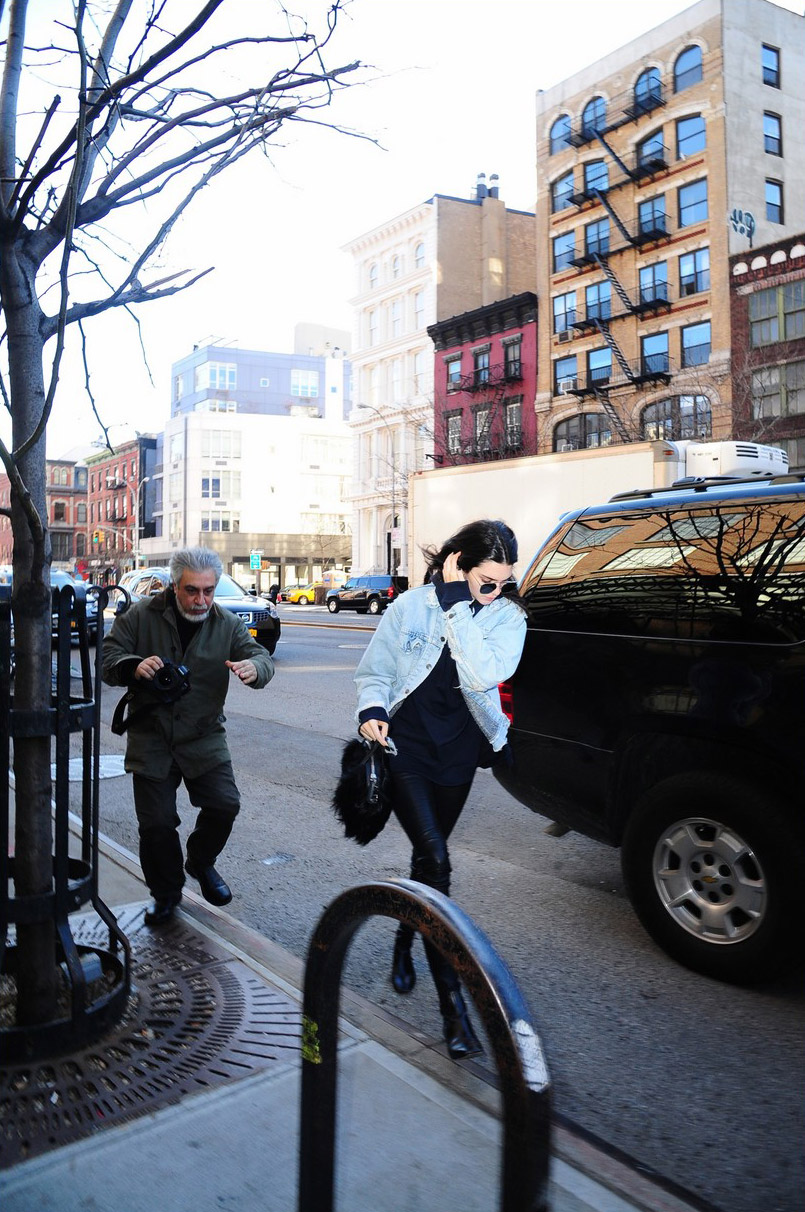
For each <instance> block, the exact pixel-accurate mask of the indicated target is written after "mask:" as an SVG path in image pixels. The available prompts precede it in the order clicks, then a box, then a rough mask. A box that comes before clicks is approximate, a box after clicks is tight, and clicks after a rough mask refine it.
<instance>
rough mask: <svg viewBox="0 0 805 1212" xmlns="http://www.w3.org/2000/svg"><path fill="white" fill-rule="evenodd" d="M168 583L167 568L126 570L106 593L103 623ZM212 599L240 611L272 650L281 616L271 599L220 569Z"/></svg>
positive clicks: (249, 625) (260, 640)
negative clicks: (249, 591) (257, 596)
mask: <svg viewBox="0 0 805 1212" xmlns="http://www.w3.org/2000/svg"><path fill="white" fill-rule="evenodd" d="M169 584H170V571H169V570H168V569H167V568H161V567H160V568H138V569H136V570H135V571H133V572H127V573H126V574H125V575H124V576H123V577H121V579H120V581H119V583H118V585H117V586H116V587H115V588H114V589H112V590H111V591H110V593H109V605H108V607H107V609H106V611H105V612H104V620H105V625H106V623H108V624H109V625H111V623H112V621H113V619H114V617H115V615H116V614H120V613H121V612H122V611H124V610H127V609H128V607H129V605H130V604H131V603H132V602H137V601H139V600H140V599H141V598H145V597H150V596H152V595H153V594H156V593H161V592H162V590H163V589H165V588H166V586H168V585H169ZM215 603H216V605H217V606H220V607H221V609H222V610H231V611H232V613H233V614H236V615H239V617H240V618H241V619H243V622H244V623H245V624H246V626H247V627H248V629H249V632H250V633H251V634H252V635H253V636H254V638H255V639H256V640H257V641H258V642H259V643H260V644H262V645H263V647H264V648H266V649H268V651H269V653H272V654H273V652H274V649H275V648H276V647H277V641H278V640H279V638H280V631H281V623H280V617H279V615H278V614H277V609H276V607H275V606H274V603H273V602H269V601H266V600H265V599H263V598H256V597H255V596H254V594H249V593H247V592H246V590H245V589H243V588H242V586H240V585H239V584H238V583H237V581H234V580H233V579H232V577H230V576H228V575H227V574H226V573H223V575H222V576H221V579H220V580H219V582H218V584H217V585H216V587H215Z"/></svg>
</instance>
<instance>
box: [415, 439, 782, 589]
mask: <svg viewBox="0 0 805 1212" xmlns="http://www.w3.org/2000/svg"><path fill="white" fill-rule="evenodd" d="M787 471H788V456H787V455H786V453H785V451H783V450H780V449H778V448H777V447H776V446H763V445H759V444H758V443H756V442H694V441H681V442H662V441H661V442H634V443H631V444H630V445H625V446H605V447H601V448H600V449H598V450H574V451H570V452H567V453H558V454H548V455H530V456H528V457H526V458H522V459H504V460H501V461H499V462H494V463H469V464H466V465H464V466H461V467H441V468H434V470H432V471H422V472H417V473H416V474H414V475H412V476H411V477H410V478H409V481H408V526H409V547H408V551H409V570H408V575H409V580H410V583H411V585H420V584H421V583H422V579H423V577H424V575H425V561H424V560H423V558H422V552H421V547H422V546H423V545H425V546H430V545H438V544H440V543H443V542H444V540H445V539H447V538H449V537H450V535H451V534H453V533H454V532H455V531H456V530H458V529H459V527H461V526H463V525H464V523H465V522H472V521H474V520H475V519H476V518H502V519H503V521H504V522H506V523H508V525H509V526H511V528H512V530H513V531H514V533H515V534H516V535H517V539H518V542H519V546H520V561H519V565H518V567H517V569H516V572H518V573H521V572H523V571H524V569H525V568H526V566H527V564H528V562H529V560H530V559H531V557H532V556H533V555H534V553H535V552H536V551H537V549H538V548H539V547H540V546H541V544H542V543H543V542H544V541H545V539H546V538H547V537H548V535H549V534H550V533H551V531H552V530H553V528H554V526H555V525H556V523H557V522H558V520H559V518H560V517H561V515H562V514H563V513H566V512H567V511H568V510H569V509H578V508H581V507H582V506H584V505H598V504H601V503H603V502H604V501H608V500H609V498H610V497H613V496H614V495H615V494H616V493H619V492H628V491H629V490H631V489H643V488H670V486H671V485H672V484H673V483H674V481H676V480H682V479H685V478H687V477H690V476H694V477H700V478H702V479H712V478H713V477H715V476H720V477H727V478H729V479H746V478H747V477H750V476H761V475H785V474H786V472H787Z"/></svg>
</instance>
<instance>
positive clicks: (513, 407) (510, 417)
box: [503, 396, 523, 450]
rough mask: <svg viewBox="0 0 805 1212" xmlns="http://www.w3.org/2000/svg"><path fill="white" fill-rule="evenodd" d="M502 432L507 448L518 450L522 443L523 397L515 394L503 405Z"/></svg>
mask: <svg viewBox="0 0 805 1212" xmlns="http://www.w3.org/2000/svg"><path fill="white" fill-rule="evenodd" d="M503 432H504V435H505V442H506V447H507V449H508V450H519V449H520V448H521V446H522V445H523V397H522V396H516V397H515V398H514V399H513V400H507V401H506V403H505V404H504V405H503Z"/></svg>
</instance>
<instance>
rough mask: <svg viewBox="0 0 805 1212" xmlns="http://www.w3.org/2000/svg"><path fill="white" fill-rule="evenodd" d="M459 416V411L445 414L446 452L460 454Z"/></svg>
mask: <svg viewBox="0 0 805 1212" xmlns="http://www.w3.org/2000/svg"><path fill="white" fill-rule="evenodd" d="M461 416H462V414H461V412H460V411H457V412H448V413H446V414H445V418H444V423H445V431H446V432H445V438H446V445H447V453H448V454H452V455H457V454H461Z"/></svg>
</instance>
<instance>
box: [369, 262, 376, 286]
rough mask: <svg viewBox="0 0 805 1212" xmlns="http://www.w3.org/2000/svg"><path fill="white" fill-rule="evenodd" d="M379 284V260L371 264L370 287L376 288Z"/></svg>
mask: <svg viewBox="0 0 805 1212" xmlns="http://www.w3.org/2000/svg"><path fill="white" fill-rule="evenodd" d="M376 286H377V262H374V264H372V265H370V266H369V289H370V290H374V289H375V287H376Z"/></svg>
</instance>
